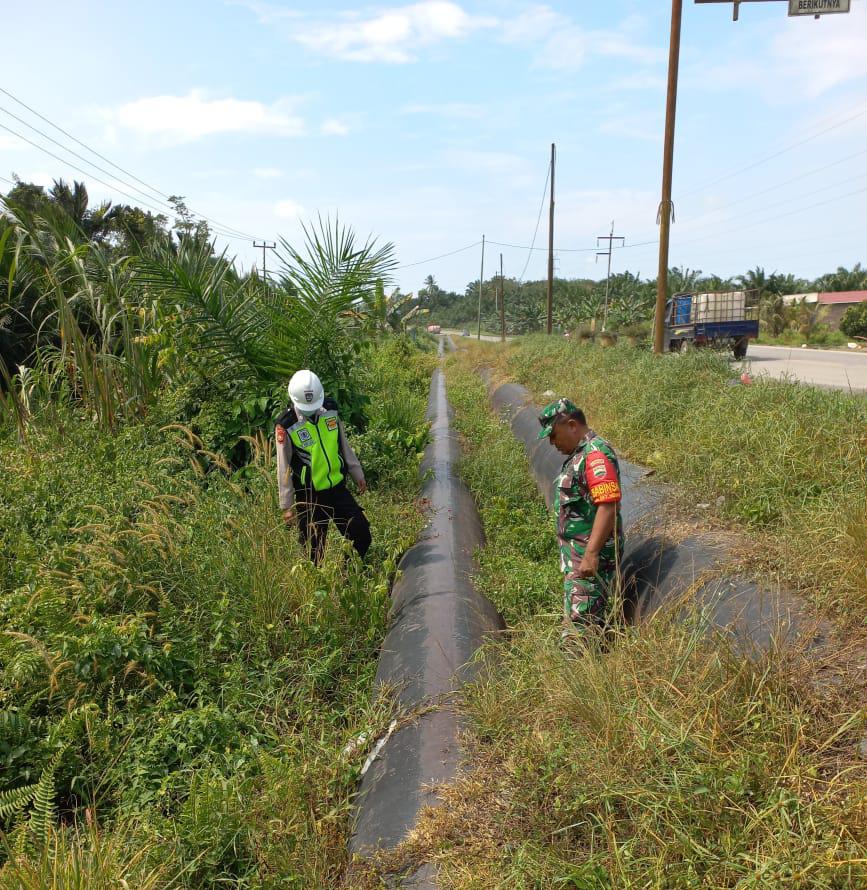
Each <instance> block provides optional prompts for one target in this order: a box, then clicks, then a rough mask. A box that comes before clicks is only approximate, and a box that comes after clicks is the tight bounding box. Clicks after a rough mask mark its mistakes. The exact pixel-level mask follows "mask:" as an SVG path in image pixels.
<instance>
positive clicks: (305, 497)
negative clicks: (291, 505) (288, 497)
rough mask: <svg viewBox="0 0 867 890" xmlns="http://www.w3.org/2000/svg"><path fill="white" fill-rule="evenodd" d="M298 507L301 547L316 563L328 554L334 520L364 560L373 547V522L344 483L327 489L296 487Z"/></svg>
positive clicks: (296, 503) (296, 506) (296, 505)
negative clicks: (371, 531)
mask: <svg viewBox="0 0 867 890" xmlns="http://www.w3.org/2000/svg"><path fill="white" fill-rule="evenodd" d="M295 509H296V513H297V515H298V537H299V538H300V540H301V547H302V548H303V549H305V550H307V552H308V553H309V554H310V558H311V559H312V560H313V562H314V563H315V564H316V565H319V563H321V562H322V557H323V556H324V555H325V539H326V537H327V535H328V523H329V521H333V522H334V524H335V525H336V526H337V530H338V531H339V532H340V534H341V535H343V537H344V538H346V540H347V541H349V542H350V543H351V544H352V546H353V547H355V549H356V550H357V551H358V555H359V556H360V557H361V558H362V559H364V556H365V554H366V553H367V551H368V549H369V548H370V523H369V522H368V521H367V517H366V516H365V515H364V510H362V509H361V507H360V506H359V504H358V501H356V500H355V498H354V497H353V496H352V494H351V492H350V491H349V489H348V488H347V487H346V485H345V484H344V483H342V482H341V483H340V484H339V485H335V486H334V488H329V489H328V490H327V491H314V490H313V489H311V488H296V489H295Z"/></svg>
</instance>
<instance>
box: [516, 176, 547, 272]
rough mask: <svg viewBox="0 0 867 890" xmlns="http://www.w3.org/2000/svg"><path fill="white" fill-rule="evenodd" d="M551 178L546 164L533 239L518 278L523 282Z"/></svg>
mask: <svg viewBox="0 0 867 890" xmlns="http://www.w3.org/2000/svg"><path fill="white" fill-rule="evenodd" d="M550 178H551V165H550V164H549V165H548V172H547V173H546V174H545V185H544V186H543V187H542V202H541V203H540V204H539V215H538V216H537V217H536V228H535V229H534V230H533V240H532V241H531V242H530V247H529V248H528V249H527V262H526V263H524V268H523V269H522V270H521V275H520V277H519V278H518V281H519V282H523V280H524V274H525V273H526V271H527V266H529V265H530V258H531V257H532V256H533V248H534V246H535V244H536V236H537V235H538V234H539V224H540V223H541V222H542V211H543V210H544V209H545V196H546V195H547V194H548V180H549V179H550Z"/></svg>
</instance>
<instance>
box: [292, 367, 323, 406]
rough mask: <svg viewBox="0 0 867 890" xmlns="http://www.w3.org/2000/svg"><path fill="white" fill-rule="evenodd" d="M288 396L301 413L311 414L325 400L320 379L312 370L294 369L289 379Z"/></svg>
mask: <svg viewBox="0 0 867 890" xmlns="http://www.w3.org/2000/svg"><path fill="white" fill-rule="evenodd" d="M288 389H289V398H290V399H292V404H293V405H294V406H295V410H296V411H299V412H300V413H301V414H313V412H314V411H318V410H319V409H320V408H321V407H322V403H323V402H324V401H325V390H323V389H322V381H321V380H320V379H319V378H318V377H317V376H316V375H315V374H314V373H313V372H312V371H307V370H303V371H296V372H295V373H294V374H293V375H292V379H291V380H290V381H289V387H288Z"/></svg>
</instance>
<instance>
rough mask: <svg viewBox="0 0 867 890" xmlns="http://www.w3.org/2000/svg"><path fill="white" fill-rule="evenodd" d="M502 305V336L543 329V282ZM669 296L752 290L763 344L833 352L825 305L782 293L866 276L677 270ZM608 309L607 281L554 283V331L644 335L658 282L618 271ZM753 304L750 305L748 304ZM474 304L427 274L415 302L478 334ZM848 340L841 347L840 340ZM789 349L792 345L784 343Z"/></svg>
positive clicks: (491, 319) (474, 289)
mask: <svg viewBox="0 0 867 890" xmlns="http://www.w3.org/2000/svg"><path fill="white" fill-rule="evenodd" d="M499 288H500V281H499V277H492V278H490V279H488V280H486V281H485V282H483V286H482V301H481V303H482V305H481V310H482V329H483V330H485V331H490V332H492V333H499V331H500V317H499V297H498V296H497V293H498V291H499ZM502 288H503V291H504V293H505V304H506V330H507V332H508V333H509V334H529V333H534V332H538V331H542V330H544V328H545V321H546V310H545V305H546V293H547V282H546V281H520V280H518V279H515V278H505V279H504V280H503V282H502ZM667 289H668V295H669V296H671V295H672V294H675V293H679V292H699V293H701V292H726V291H733V290H746V291H748V292H750V305H758V307H759V318H760V321H761V333H762V337H763V338H766V339H765V340H764V342H770V343H772V342H776V340H775V338H777V337H781V336H782V337H784V338H789V337H791V338H794V339H797V338H799V337H800V339H798V342H797V345H798V346H800V345H801V343H804V342H807V343H808V344H810V345H814V346H832V345H835V344H836V343H839V342H840V336H839V334H838V333H837V332H835V331H831V330H830V329H829V327H828V326H827V325H826V324H825V323H824V319H823V310H822V307H820V306H816V305H815V304H808V303H805V302H804V301H803V300H802V301H801V302H799V303H795V304H794V305H787V304H786V303H784V302H783V296H784V295H787V294H801V293H811V292H815V291H845V290H861V289H867V271H865V270H864V269H862V268H861V264H860V263H856V264H855V266H853V267H852V268H851V269H845V268H843V267H840V268H838V269H837V271H836V272H831V273H828V274H825V275H820V276H819V277H818V278H816V279H814V280H813V281H807V280H805V279H802V278H797V277H795V276H794V275H783V274H780V273H777V272H773V273H771V274H770V275H768V274H766V273H765V270H764V269H762V268H761V267H760V266H759V267H756V268H755V269H750V270H749V271H748V272H747V273H745V274H743V275H736V276H734V277H731V278H721V277H720V276H719V275H712V274H711V275H708V274H705V273H703V272H702V271H701V270H700V269H689V268H686V267H677V266H675V267H674V268H672V269H669V270H668V279H667ZM607 290H608V309H607V316H606V310H605V294H606V282H605V280H604V279H603V280H601V281H593V280H592V279H589V278H576V279H565V278H555V279H554V317H553V321H554V327H555V329H556V330H557V331H559V332H565V331H569V332H576V331H580V330H581V329H587V330H588V331H589V330H591V329H592V330H600V328H601V324H602V321H603V319H605V321H606V329H607V330H609V331H612V330H613V331H616V332H618V333H620V334H624V335H629V336H638V337H645V338H646V336H647V333H648V330H649V326H650V320H651V318H652V316H653V310H654V305H655V302H656V279H654V278H642V277H641V275H640V273H638V274H636V273H632V272H629V271H626V272H617V273H615V274H613V275H612V276H611V280H610V282H609V283H608V287H607ZM753 300H755V301H756V302H755V304H754V303H753V302H752V301H753ZM478 301H479V281H478V279H476V280H475V281H471V282H469V283H468V284H467V286H466V288H465V289H464V292H463V293H455V292H454V291H445V290H443V289H442V288H441V287H440V286H439V285H438V284H437V283H436V280H435V279H434V277H433V276H432V275H428V276H427V278H426V279H425V283H424V287H422V288H421V289H420V290H419V292H418V296H417V297H416V298H415V300H414V301H412V302H413V304H414V305H415V306H417V307H418V308H420V309H422V310H423V311H424V312H426V313H429V316H430V317H429V319H428V320H429V321H431V322H437V323H439V324H441V325H443V326H444V327H447V328H448V327H450V328H463V327H470V328H472V329H473V330H475V325H476V321H477V317H478V316H477V313H478ZM843 342H845V341H843ZM785 343H786V345H789V340H788V339H786V340H785Z"/></svg>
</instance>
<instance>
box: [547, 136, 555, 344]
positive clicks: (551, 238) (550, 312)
mask: <svg viewBox="0 0 867 890" xmlns="http://www.w3.org/2000/svg"><path fill="white" fill-rule="evenodd" d="M555 157H556V148H555V146H554V143H553V142H552V143H551V205H550V209H549V211H548V324H547V328H546V329H547V332H548V333H549V334H550V333H551V332H552V331H553V329H554V327H553V326H554V162H555Z"/></svg>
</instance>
